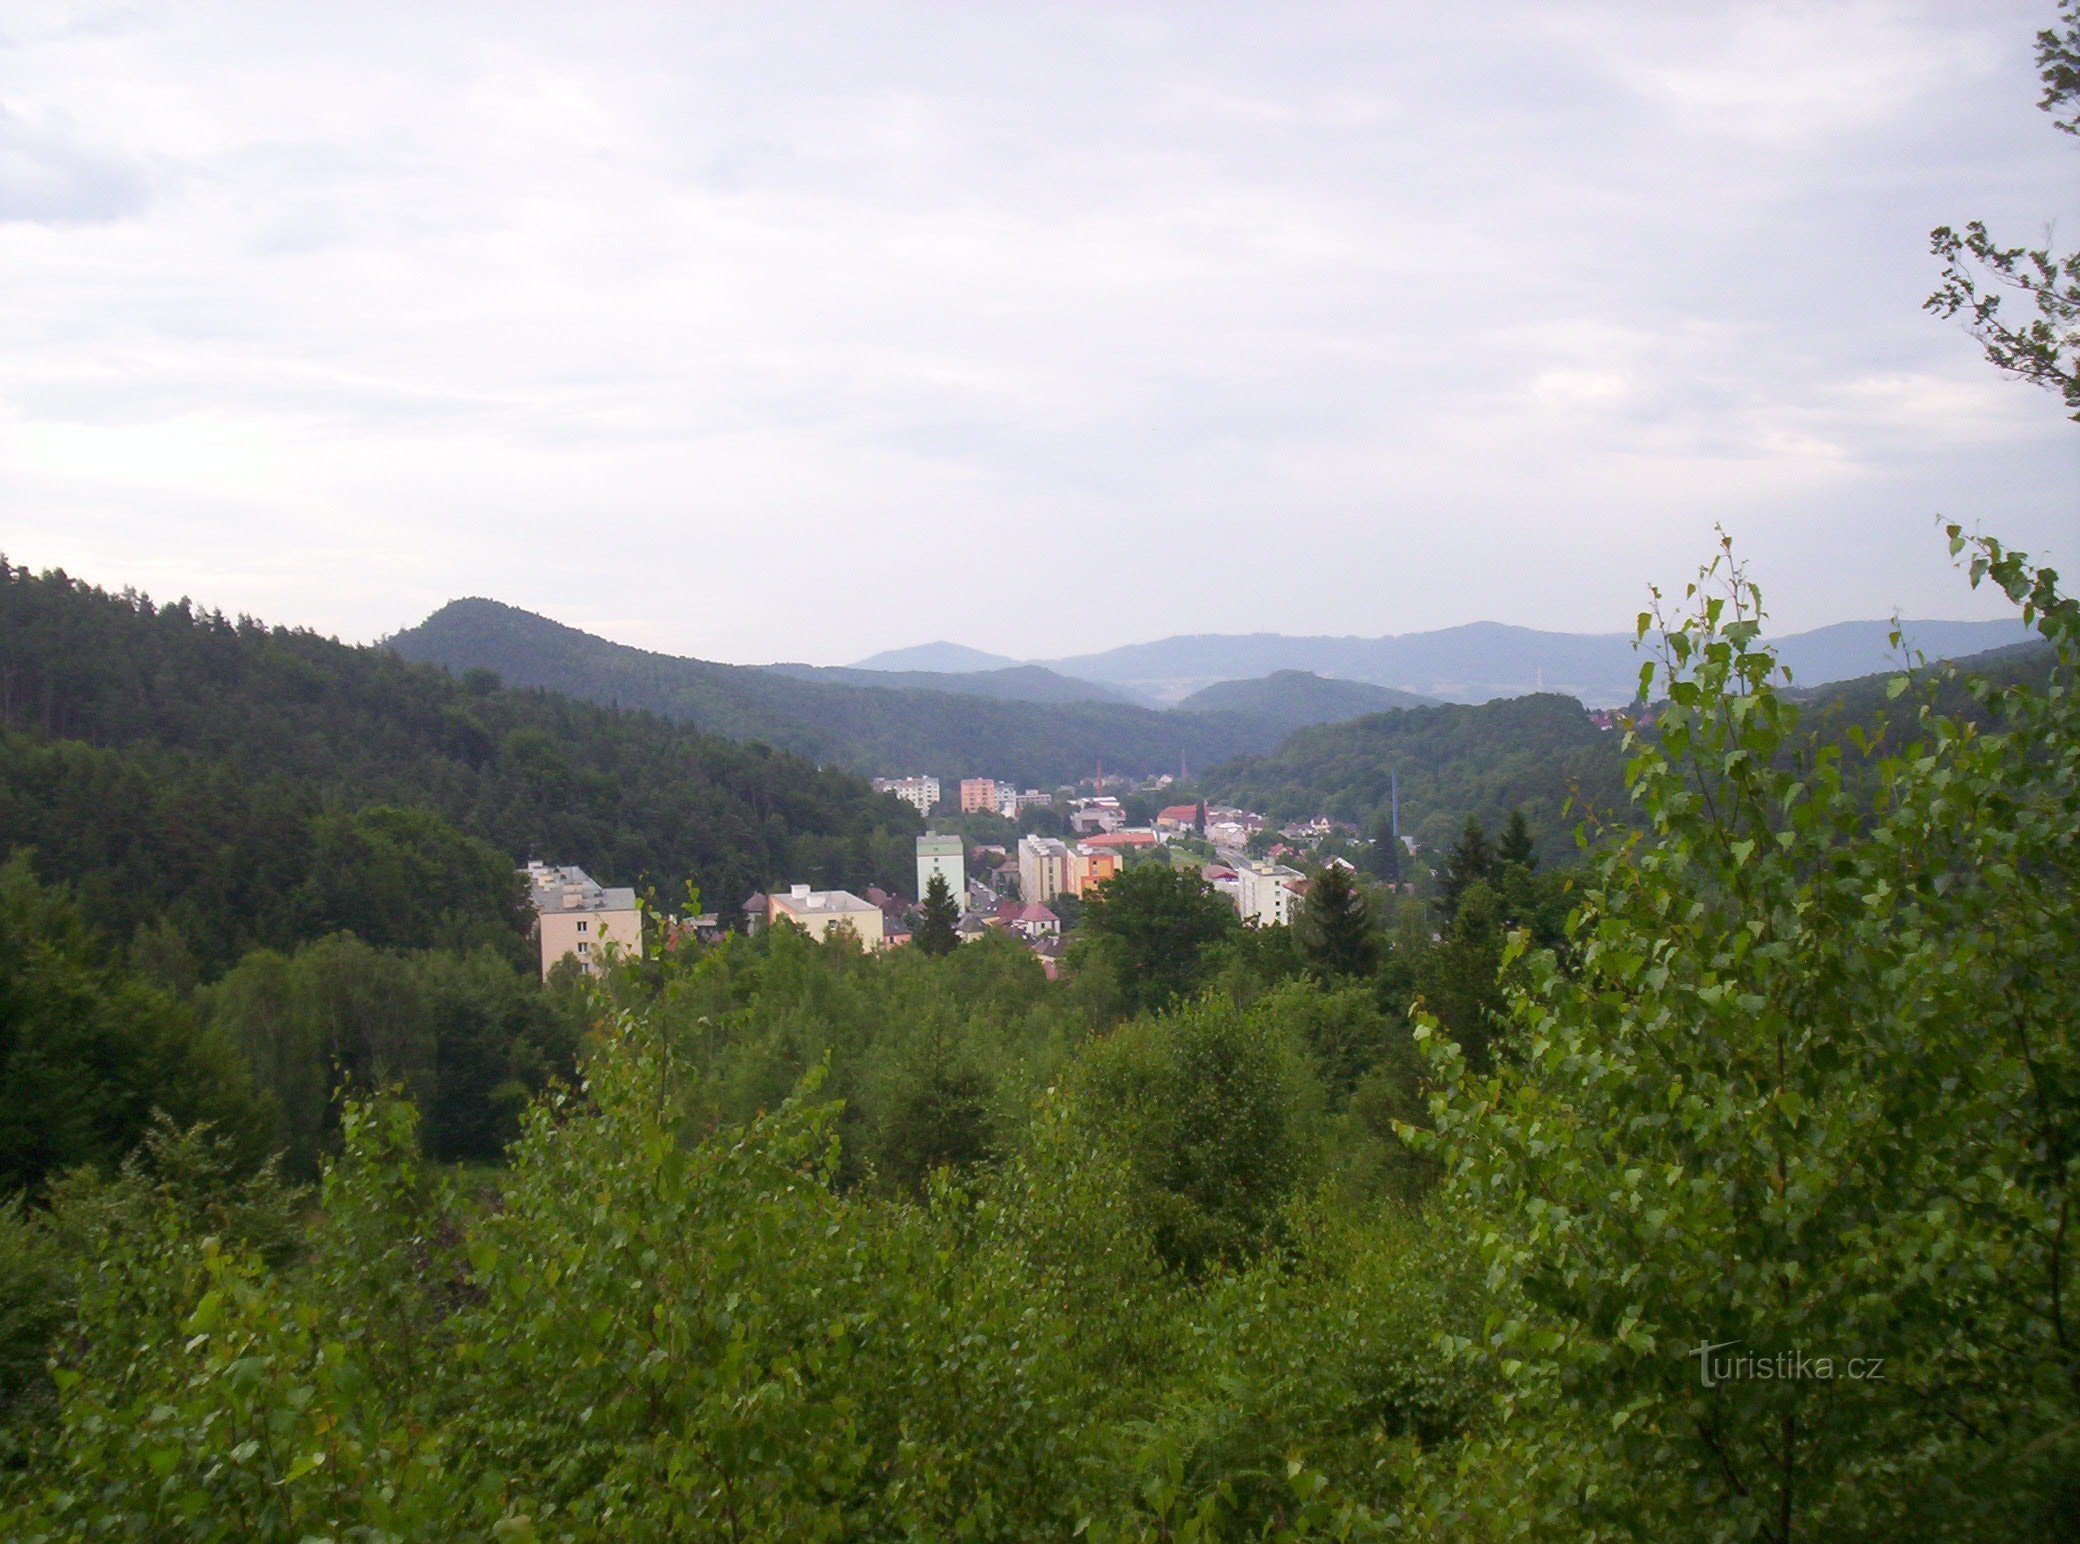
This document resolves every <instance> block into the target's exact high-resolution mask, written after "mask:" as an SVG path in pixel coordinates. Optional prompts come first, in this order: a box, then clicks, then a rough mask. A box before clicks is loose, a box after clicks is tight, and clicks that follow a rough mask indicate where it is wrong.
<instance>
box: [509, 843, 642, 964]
mask: <svg viewBox="0 0 2080 1544" xmlns="http://www.w3.org/2000/svg"><path fill="white" fill-rule="evenodd" d="M520 872H521V874H522V875H524V876H525V877H526V879H527V889H528V899H529V900H530V901H531V902H532V903H533V906H534V918H535V937H536V939H537V940H538V941H539V943H540V945H541V957H542V979H543V980H544V981H546V980H548V979H549V972H550V971H551V970H552V969H554V968H555V966H556V964H557V963H558V962H559V961H561V960H565V959H574V960H576V961H577V962H578V969H580V970H582V971H584V972H585V973H586V974H587V975H591V974H592V973H594V972H595V971H597V970H598V969H599V967H600V965H601V964H602V963H604V962H605V960H606V959H607V958H608V957H609V954H610V953H612V954H620V955H626V956H628V957H629V958H631V959H638V960H639V959H641V958H642V957H643V919H642V914H641V913H640V912H639V911H637V909H636V893H635V891H633V890H628V889H620V890H609V889H607V888H606V887H605V886H603V885H601V884H599V883H598V882H596V881H595V880H594V879H593V878H592V876H591V875H590V874H587V873H586V872H585V871H584V870H583V869H581V868H578V867H575V866H573V865H564V866H560V867H559V866H556V865H552V864H547V863H532V862H531V863H529V864H528V865H527V867H526V868H524V869H522V870H520Z"/></svg>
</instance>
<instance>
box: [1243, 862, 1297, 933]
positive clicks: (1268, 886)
mask: <svg viewBox="0 0 2080 1544" xmlns="http://www.w3.org/2000/svg"><path fill="white" fill-rule="evenodd" d="M1235 883H1236V889H1235V907H1236V910H1238V911H1240V912H1241V913H1242V920H1243V921H1244V922H1254V923H1255V924H1256V925H1257V926H1258V927H1283V926H1285V925H1286V924H1287V923H1290V922H1291V921H1292V920H1293V910H1294V908H1295V907H1296V906H1297V905H1298V904H1299V901H1300V896H1301V893H1302V892H1301V890H1300V889H1298V888H1296V887H1297V886H1302V885H1304V884H1305V883H1306V876H1305V875H1304V874H1302V873H1301V872H1300V871H1299V870H1298V869H1296V868H1287V867H1286V866H1285V865H1284V864H1283V863H1267V862H1265V861H1263V860H1261V859H1259V860H1257V861H1254V862H1250V863H1245V864H1243V865H1242V866H1241V867H1240V868H1239V869H1237V870H1236V871H1235Z"/></svg>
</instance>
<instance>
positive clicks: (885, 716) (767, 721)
mask: <svg viewBox="0 0 2080 1544" xmlns="http://www.w3.org/2000/svg"><path fill="white" fill-rule="evenodd" d="M385 646H386V647H387V648H389V649H390V650H391V651H392V652H393V653H396V654H398V655H401V656H402V657H404V658H406V659H410V660H416V661H420V662H423V663H427V664H434V665H440V666H442V667H443V668H445V669H447V670H449V671H452V672H455V673H458V674H460V673H464V672H467V671H470V670H477V669H483V670H490V671H493V672H496V673H497V675H498V676H499V677H500V678H501V679H503V680H504V681H505V682H507V683H508V684H510V685H515V686H532V687H541V688H544V689H546V690H549V691H555V692H561V693H564V694H565V695H567V696H572V697H578V698H583V699H585V700H587V701H590V702H599V703H607V704H610V705H613V706H618V707H628V708H642V709H646V710H648V711H650V712H653V713H657V714H660V715H663V716H664V717H667V718H673V719H677V720H680V721H681V722H685V723H691V724H693V725H694V726H695V727H697V728H699V729H703V730H705V731H707V732H708V733H710V734H717V735H723V736H726V737H727V738H730V739H733V740H761V741H764V742H766V743H767V744H770V745H774V746H777V747H778V748H780V749H782V750H788V751H793V752H795V753H797V754H800V755H805V756H809V757H813V758H815V759H816V760H818V761H822V762H826V763H830V764H833V765H838V766H844V767H849V768H852V769H854V770H857V771H862V772H875V773H907V772H927V773H933V774H936V775H940V776H945V775H969V776H985V777H1008V778H1012V779H1015V780H1017V781H1019V782H1021V783H1024V784H1028V785H1032V784H1044V785H1046V786H1050V787H1052V786H1055V785H1057V784H1059V783H1062V782H1065V781H1068V780H1070V779H1072V778H1076V777H1081V776H1085V775H1087V774H1088V773H1089V772H1090V771H1091V770H1092V769H1093V768H1094V767H1096V766H1097V765H1098V764H1099V763H1101V762H1102V763H1103V764H1104V766H1105V767H1106V769H1107V770H1109V771H1116V772H1127V773H1136V774H1149V773H1158V772H1164V771H1175V770H1176V769H1177V767H1178V765H1179V763H1180V761H1182V762H1183V763H1184V764H1185V765H1186V766H1188V767H1193V768H1197V767H1205V766H1209V765H1211V764H1212V763H1214V762H1217V761H1223V760H1226V759H1227V758H1228V757H1230V756H1235V755H1240V754H1242V753H1244V752H1247V751H1262V750H1269V749H1271V748H1272V747H1273V746H1275V745H1276V744H1277V743H1278V740H1279V738H1280V733H1281V732H1280V730H1279V729H1278V727H1277V725H1276V724H1274V723H1270V722H1266V721H1263V720H1259V719H1256V718H1253V717H1250V716H1248V715H1243V714H1233V713H1169V712H1160V711H1157V710H1154V709H1150V708H1144V707H1137V706H1134V705H1131V704H1129V703H1125V702H1118V701H1112V702H1094V701H1089V700H1066V701H1049V700H1035V699H1032V698H1026V699H1021V700H1004V699H1002V698H999V697H995V696H987V695H982V694H979V693H975V692H968V691H958V692H956V691H951V690H945V689H922V688H920V687H918V686H915V685H912V686H910V687H907V688H905V687H903V686H899V685H890V684H881V681H892V680H899V679H901V677H900V676H898V675H891V674H889V673H883V674H882V676H881V677H880V679H879V680H877V681H876V682H875V684H872V685H864V684H854V683H853V682H852V681H851V680H849V679H842V680H832V679H828V678H827V675H828V674H829V673H828V672H825V671H821V670H817V669H815V667H810V666H793V667H784V668H780V669H773V668H769V667H766V666H759V665H725V664H718V663H715V662H713V661H710V660H700V659H686V658H681V657H678V656H675V655H670V654H657V653H653V652H651V651H649V650H647V649H638V648H634V647H631V646H630V645H627V644H620V643H614V642H612V641H610V640H608V639H605V638H599V637H595V636H594V635H593V634H591V633H586V632H582V631H580V630H579V629H577V628H575V627H569V626H566V625H565V624H563V623H561V622H556V621H552V620H551V619H550V618H548V617H544V616H538V615H536V614H535V613H533V612H530V611H522V610H520V609H519V608H518V607H515V606H508V605H505V604H503V603H501V602H499V601H493V600H485V599H481V598H473V599H468V600H458V601H451V602H449V603H448V604H447V605H445V606H443V607H441V609H440V610H438V611H436V612H434V613H433V615H431V616H429V617H428V618H427V619H426V620H425V621H424V622H421V623H420V624H419V625H418V626H417V627H413V628H408V629H406V630H405V631H404V632H401V633H398V634H397V635H395V636H394V637H392V638H389V639H387V640H385ZM805 672H806V674H805ZM859 673H860V672H853V671H846V670H839V671H837V672H836V674H838V675H839V676H841V677H850V676H852V675H855V674H859ZM916 674H918V673H912V675H913V677H914V676H915V675H916ZM922 674H924V675H926V676H930V677H934V678H935V683H936V685H937V686H938V687H940V688H943V687H944V686H945V685H947V684H950V683H948V682H947V681H946V680H945V679H944V677H943V675H941V674H940V673H936V672H923V673H922ZM992 674H993V676H994V677H995V678H996V679H995V681H994V683H993V684H995V685H996V686H997V687H998V688H999V689H1000V690H1001V689H1004V688H1005V686H1006V679H1007V678H1009V679H1010V680H1011V681H1013V682H1019V683H1024V685H1025V686H1026V687H1028V688H1029V689H1034V690H1038V689H1041V688H1042V687H1044V688H1045V689H1046V690H1048V691H1071V692H1074V691H1076V690H1077V689H1078V683H1068V682H1064V681H1062V679H1061V678H1060V677H1057V676H1052V675H1050V674H1049V673H1047V672H1041V671H1035V670H1032V669H1030V668H1029V667H1008V668H1007V669H1002V670H997V671H994V672H992ZM965 679H966V678H965V677H962V678H961V680H963V681H964V680H965ZM986 684H988V683H986ZM1085 689H1086V690H1087V689H1088V688H1087V687H1085Z"/></svg>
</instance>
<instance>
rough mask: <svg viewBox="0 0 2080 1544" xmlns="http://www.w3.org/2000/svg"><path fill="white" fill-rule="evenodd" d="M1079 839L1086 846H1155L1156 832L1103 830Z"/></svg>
mask: <svg viewBox="0 0 2080 1544" xmlns="http://www.w3.org/2000/svg"><path fill="white" fill-rule="evenodd" d="M1078 840H1080V841H1081V842H1082V843H1083V845H1084V846H1086V847H1153V846H1155V844H1156V834H1155V832H1153V831H1101V832H1100V833H1099V834H1098V835H1096V836H1086V837H1080V838H1078Z"/></svg>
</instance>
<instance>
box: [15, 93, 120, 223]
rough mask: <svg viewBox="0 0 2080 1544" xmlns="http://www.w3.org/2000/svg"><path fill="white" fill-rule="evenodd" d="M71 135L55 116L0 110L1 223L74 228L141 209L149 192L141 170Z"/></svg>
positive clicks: (75, 134) (73, 131)
mask: <svg viewBox="0 0 2080 1544" xmlns="http://www.w3.org/2000/svg"><path fill="white" fill-rule="evenodd" d="M76 136H77V131H76V130H75V129H74V128H73V127H72V126H70V125H68V124H67V123H66V122H65V121H64V119H63V118H62V117H61V116H59V115H51V116H50V117H49V118H46V119H44V120H43V121H40V122H36V121H31V120H29V119H26V118H24V117H22V116H20V115H19V114H16V113H12V112H9V111H8V110H7V109H6V108H5V107H0V222H5V221H17V220H19V221H34V222H37V223H40V224H47V225H74V224H83V223H90V222H95V221H101V220H120V219H124V218H126V217H128V216H131V215H135V214H137V213H138V212H139V211H141V210H142V209H143V208H144V206H145V204H146V202H147V201H148V199H149V196H150V191H149V187H148V184H147V181H146V178H145V177H144V175H143V173H142V171H141V169H140V168H139V167H138V166H137V165H136V164H135V163H133V162H129V161H126V160H124V159H122V158H120V157H117V156H114V155H110V154H107V153H105V152H97V151H95V150H92V149H90V148H88V147H87V146H86V145H84V144H83V143H81V142H80V140H79V139H78V138H77V137H76Z"/></svg>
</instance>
